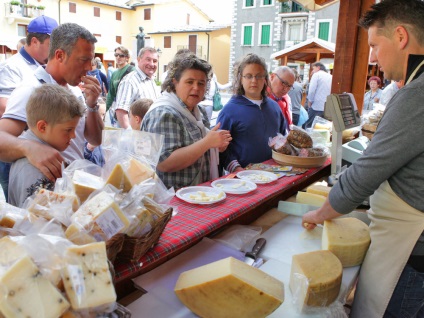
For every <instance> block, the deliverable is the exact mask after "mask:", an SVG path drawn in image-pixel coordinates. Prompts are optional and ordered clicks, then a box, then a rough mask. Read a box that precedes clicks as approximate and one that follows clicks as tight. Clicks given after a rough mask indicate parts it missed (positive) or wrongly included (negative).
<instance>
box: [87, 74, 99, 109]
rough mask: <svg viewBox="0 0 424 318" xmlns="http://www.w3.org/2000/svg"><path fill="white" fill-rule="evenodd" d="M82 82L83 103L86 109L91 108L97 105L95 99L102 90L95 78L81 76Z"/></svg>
mask: <svg viewBox="0 0 424 318" xmlns="http://www.w3.org/2000/svg"><path fill="white" fill-rule="evenodd" d="M82 81H83V82H84V84H82V89H84V95H85V103H86V104H87V106H88V107H90V108H93V107H94V106H96V104H97V99H98V98H99V96H100V93H101V92H102V88H101V87H100V84H99V81H98V80H97V78H96V77H93V76H88V75H87V76H83V77H82Z"/></svg>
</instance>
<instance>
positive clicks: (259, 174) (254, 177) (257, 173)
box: [237, 170, 278, 184]
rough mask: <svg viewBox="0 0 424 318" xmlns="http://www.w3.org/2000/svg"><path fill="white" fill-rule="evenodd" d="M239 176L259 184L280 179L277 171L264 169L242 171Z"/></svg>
mask: <svg viewBox="0 0 424 318" xmlns="http://www.w3.org/2000/svg"><path fill="white" fill-rule="evenodd" d="M237 178H239V179H243V180H248V181H252V182H254V183H257V184H264V183H270V182H274V181H275V180H277V179H278V177H277V175H276V174H275V173H272V172H268V171H262V170H244V171H240V172H239V173H237Z"/></svg>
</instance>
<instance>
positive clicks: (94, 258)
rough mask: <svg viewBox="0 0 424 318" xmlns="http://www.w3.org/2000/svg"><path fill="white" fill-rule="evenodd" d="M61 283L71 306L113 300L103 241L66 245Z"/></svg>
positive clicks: (90, 304)
mask: <svg viewBox="0 0 424 318" xmlns="http://www.w3.org/2000/svg"><path fill="white" fill-rule="evenodd" d="M65 260H66V263H67V265H65V266H64V269H63V274H62V278H63V284H64V287H65V291H66V295H67V296H68V299H69V301H70V302H71V306H72V309H74V310H81V309H89V308H96V307H99V306H107V305H109V304H111V303H114V302H115V301H116V293H115V288H114V286H113V282H112V276H111V274H110V271H109V266H108V261H107V256H106V245H105V243H104V242H98V243H92V244H88V245H82V246H72V247H69V248H68V249H67V251H66V253H65Z"/></svg>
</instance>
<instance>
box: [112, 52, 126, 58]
mask: <svg viewBox="0 0 424 318" xmlns="http://www.w3.org/2000/svg"><path fill="white" fill-rule="evenodd" d="M114 55H115V57H118V56H119V57H121V58H122V57H126V55H125V54H118V53H115V54H114Z"/></svg>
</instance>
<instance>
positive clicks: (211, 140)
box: [205, 123, 233, 148]
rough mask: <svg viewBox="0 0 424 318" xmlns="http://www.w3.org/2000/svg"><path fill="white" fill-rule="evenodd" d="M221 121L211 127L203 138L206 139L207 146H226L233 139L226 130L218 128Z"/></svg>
mask: <svg viewBox="0 0 424 318" xmlns="http://www.w3.org/2000/svg"><path fill="white" fill-rule="evenodd" d="M219 127H221V123H218V124H217V125H216V126H215V127H213V128H212V129H211V130H210V131H209V132H208V134H207V135H206V137H205V138H207V139H208V144H209V148H223V147H228V145H229V144H230V141H231V140H233V138H232V137H231V134H230V132H229V131H228V130H219Z"/></svg>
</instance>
